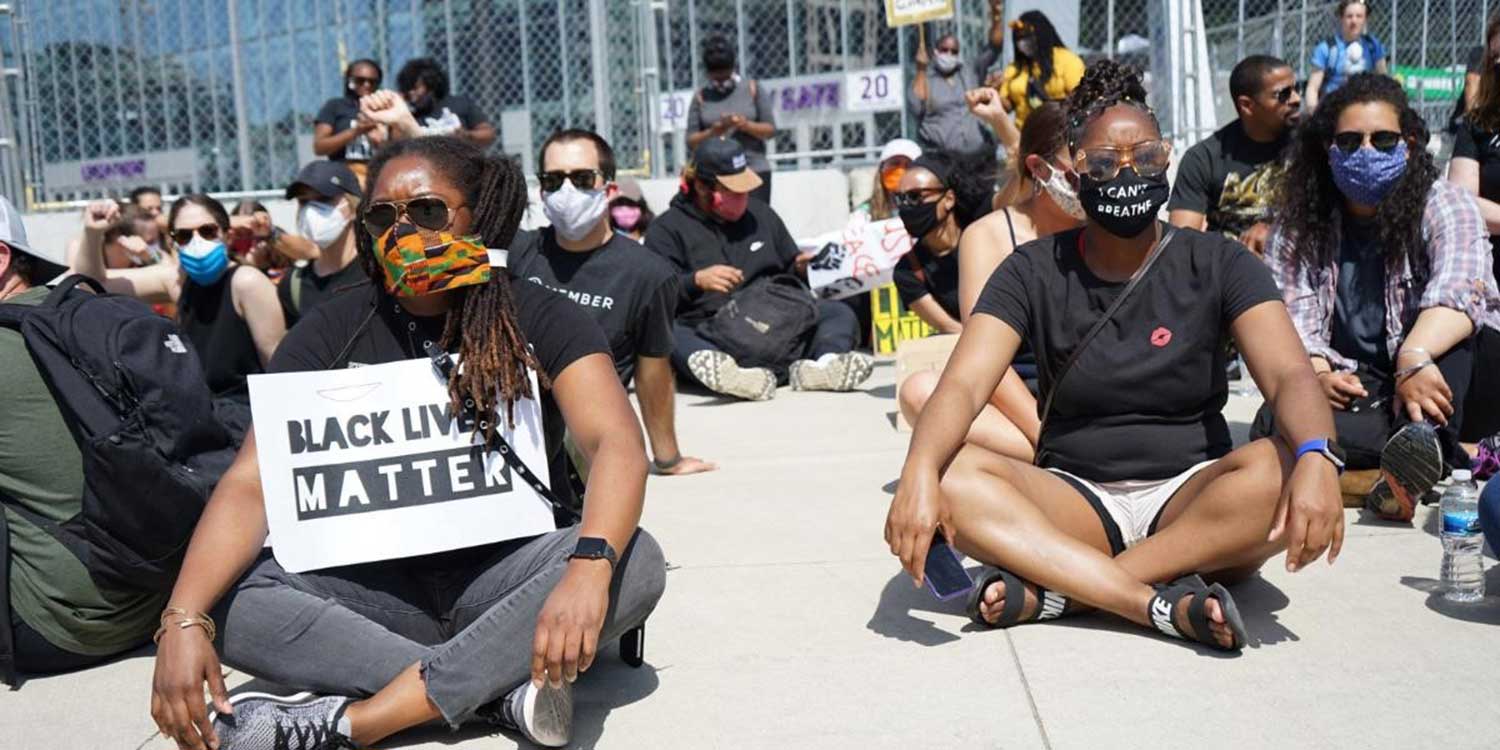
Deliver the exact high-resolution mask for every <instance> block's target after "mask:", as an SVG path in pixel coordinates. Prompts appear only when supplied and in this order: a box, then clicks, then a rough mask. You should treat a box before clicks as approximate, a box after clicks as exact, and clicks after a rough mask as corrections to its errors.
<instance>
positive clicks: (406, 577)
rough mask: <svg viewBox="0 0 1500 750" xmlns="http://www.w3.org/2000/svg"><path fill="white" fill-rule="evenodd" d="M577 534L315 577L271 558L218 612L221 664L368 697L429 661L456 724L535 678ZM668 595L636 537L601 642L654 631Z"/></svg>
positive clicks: (659, 569)
mask: <svg viewBox="0 0 1500 750" xmlns="http://www.w3.org/2000/svg"><path fill="white" fill-rule="evenodd" d="M577 539H578V527H576V526H574V527H572V528H567V529H560V530H558V531H555V532H552V533H549V534H544V535H542V536H539V537H535V538H532V539H519V540H513V541H510V542H501V543H499V544H493V545H487V546H484V547H476V548H473V549H465V550H456V551H453V552H446V553H442V554H439V555H429V556H426V557H420V558H411V559H405V560H387V561H383V562H377V563H366V564H363V565H352V566H348V567H343V568H329V569H326V570H319V571H314V572H309V573H288V572H286V571H285V570H283V569H282V567H281V566H280V565H278V564H277V563H276V560H275V558H273V557H271V556H270V555H269V554H267V555H265V556H264V557H262V558H261V560H260V561H259V562H257V563H256V565H255V566H254V567H252V568H251V569H250V572H249V573H248V574H246V575H245V577H244V579H242V580H241V581H240V583H239V585H238V586H236V587H235V588H234V590H233V591H232V592H231V593H230V594H229V596H227V597H225V599H224V601H223V602H221V604H220V606H219V607H218V609H217V611H216V615H217V617H218V620H219V622H220V623H222V627H221V629H220V636H219V637H220V639H221V643H220V646H221V649H222V653H223V655H224V663H226V664H228V665H230V666H232V667H234V668H236V669H239V670H242V671H245V672H248V673H250V674H252V675H255V676H257V677H260V678H263V679H267V680H270V681H272V682H276V683H279V684H282V685H286V686H288V687H292V688H296V689H299V690H310V691H312V692H315V693H324V694H331V695H348V696H352V697H366V696H370V695H374V694H375V693H376V692H378V691H379V690H380V689H381V688H383V687H385V686H386V685H387V684H388V683H390V681H391V680H393V679H395V677H396V676H397V675H398V674H400V673H401V671H402V670H404V669H406V668H408V667H410V666H411V665H413V664H416V663H418V662H420V663H421V664H422V673H423V677H424V679H425V681H426V683H427V696H428V697H429V698H430V699H431V700H432V702H433V704H435V705H436V706H437V707H438V710H439V711H441V712H442V714H443V719H444V720H445V721H447V723H448V724H449V725H450V726H453V727H457V726H459V725H460V724H462V723H464V722H465V721H467V720H470V719H472V718H474V717H475V714H476V712H477V711H478V710H479V709H480V708H481V707H484V706H485V705H486V704H489V703H491V702H492V701H494V700H495V699H496V698H499V697H500V696H502V695H504V694H505V693H507V692H508V691H510V690H511V689H512V688H514V687H516V686H517V685H520V684H521V683H522V682H524V681H525V680H527V679H528V678H529V677H530V674H531V642H532V634H533V632H534V631H535V627H536V618H537V615H538V614H539V613H540V612H541V610H542V604H543V603H544V602H545V601H546V600H547V596H548V595H549V594H551V593H552V589H553V587H555V586H556V585H557V583H558V581H559V580H561V578H562V575H563V572H564V570H566V568H567V557H568V554H569V553H571V552H572V551H573V548H574V546H576V544H577ZM665 586H666V562H665V560H664V559H663V558H662V552H661V547H659V546H658V545H657V543H656V540H655V539H653V538H652V537H651V535H650V534H647V533H646V532H645V531H644V530H638V531H637V532H636V534H635V537H634V538H633V539H632V540H631V542H630V544H629V545H628V546H627V547H626V548H625V550H624V552H623V553H621V555H620V564H619V565H618V566H617V567H616V569H615V574H614V580H613V581H612V582H611V583H610V590H609V613H608V614H607V615H606V616H605V619H604V628H603V631H602V632H601V633H600V636H599V643H600V644H601V646H602V645H604V644H607V643H610V642H611V640H612V639H615V638H618V637H620V636H621V635H623V634H624V633H626V632H628V631H629V630H630V629H632V628H634V627H635V626H637V625H640V624H641V623H643V622H645V620H646V617H647V616H648V615H650V614H651V610H652V609H654V608H655V607H656V602H657V600H659V599H661V595H662V591H663V589H664V588H665Z"/></svg>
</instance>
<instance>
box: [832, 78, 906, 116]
mask: <svg viewBox="0 0 1500 750" xmlns="http://www.w3.org/2000/svg"><path fill="white" fill-rule="evenodd" d="M904 85H905V84H904V77H903V76H902V75H901V68H899V67H891V68H875V69H873V70H856V71H853V72H850V73H846V74H845V75H844V109H846V110H848V111H850V112H889V111H893V110H899V109H901V107H902V106H903V105H904V103H905V101H906V98H905V89H904Z"/></svg>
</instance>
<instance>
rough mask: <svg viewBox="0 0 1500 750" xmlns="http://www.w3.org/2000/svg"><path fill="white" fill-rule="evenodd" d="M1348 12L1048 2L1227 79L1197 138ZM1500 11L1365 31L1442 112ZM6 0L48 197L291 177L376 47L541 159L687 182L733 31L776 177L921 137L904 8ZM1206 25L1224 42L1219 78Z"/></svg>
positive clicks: (1088, 27) (1427, 3)
mask: <svg viewBox="0 0 1500 750" xmlns="http://www.w3.org/2000/svg"><path fill="white" fill-rule="evenodd" d="M1021 4H1022V0H1014V1H1013V2H1011V3H1008V5H1010V6H1019V5H1021ZM1335 4H1336V3H1334V2H1330V1H1329V0H1201V4H1200V2H1199V0H1058V2H1043V3H1035V2H1033V3H1030V5H1031V6H1032V7H1041V8H1042V9H1043V10H1045V11H1047V12H1048V13H1049V14H1056V15H1057V16H1067V17H1071V18H1077V19H1079V21H1078V23H1077V25H1076V32H1077V33H1076V40H1077V46H1078V47H1079V48H1080V50H1081V51H1082V52H1083V53H1084V56H1085V58H1086V59H1093V58H1097V57H1098V56H1102V55H1111V56H1115V57H1119V58H1124V59H1127V60H1129V61H1131V62H1134V63H1136V64H1138V65H1140V66H1141V67H1142V68H1143V69H1144V70H1147V71H1150V72H1151V74H1152V80H1151V81H1150V86H1151V88H1152V89H1153V94H1154V96H1156V97H1157V98H1158V99H1159V100H1160V103H1161V104H1162V106H1163V109H1164V110H1166V111H1171V110H1173V109H1174V107H1175V108H1176V109H1178V110H1182V109H1187V108H1189V107H1187V106H1186V105H1185V104H1184V103H1185V102H1189V101H1190V99H1180V98H1179V96H1178V94H1179V93H1180V91H1179V90H1180V89H1183V88H1184V86H1185V85H1187V84H1190V83H1192V82H1193V81H1197V80H1199V79H1204V80H1207V82H1208V88H1206V89H1201V91H1204V92H1208V96H1209V97H1210V98H1211V100H1212V102H1211V103H1212V107H1211V110H1212V112H1213V113H1214V114H1216V117H1213V116H1210V117H1206V118H1203V117H1200V118H1198V119H1183V118H1181V117H1174V118H1171V119H1170V120H1169V122H1170V123H1172V130H1173V135H1174V136H1175V137H1176V138H1177V139H1178V140H1179V141H1186V142H1191V141H1193V140H1196V138H1198V137H1201V136H1202V135H1204V134H1205V133H1206V132H1207V131H1208V130H1211V129H1212V126H1214V125H1215V124H1216V123H1222V122H1225V121H1227V120H1228V119H1229V118H1231V117H1232V116H1233V111H1232V106H1231V105H1230V103H1229V101H1228V96H1227V81H1228V75H1229V70H1230V69H1231V68H1232V67H1233V65H1234V63H1235V61H1237V60H1239V59H1240V58H1242V57H1244V56H1245V55H1247V54H1252V53H1258V52H1263V53H1269V54H1276V55H1279V56H1281V57H1283V58H1285V59H1287V60H1288V61H1289V62H1292V63H1293V65H1294V66H1295V67H1296V69H1297V70H1298V71H1299V72H1300V73H1301V74H1302V77H1303V79H1304V80H1305V79H1306V77H1307V74H1308V73H1309V72H1310V68H1309V60H1310V58H1311V55H1312V52H1313V49H1314V48H1315V47H1316V46H1317V44H1318V43H1319V42H1320V41H1322V40H1324V39H1328V38H1330V37H1331V35H1332V34H1334V33H1335V28H1336V27H1335V19H1334V14H1333V6H1334V5H1335ZM1491 4H1492V2H1491V0H1370V2H1369V4H1368V7H1369V24H1368V32H1369V33H1371V34H1373V35H1375V36H1377V37H1378V38H1379V39H1380V40H1381V42H1382V43H1383V45H1384V47H1385V48H1386V49H1387V50H1388V51H1389V57H1388V63H1389V65H1390V70H1391V72H1392V73H1393V74H1396V75H1399V76H1401V77H1402V78H1403V80H1405V81H1406V82H1407V85H1408V88H1409V90H1410V91H1411V92H1412V95H1413V99H1414V101H1416V102H1417V103H1418V106H1419V107H1420V108H1421V109H1422V111H1423V113H1424V114H1425V115H1426V116H1427V117H1428V119H1429V121H1430V122H1432V123H1433V124H1434V125H1435V126H1437V125H1441V124H1444V123H1445V122H1446V119H1447V117H1448V115H1449V114H1450V113H1451V110H1452V107H1453V104H1454V101H1455V99H1456V97H1457V96H1458V89H1459V88H1460V87H1461V83H1462V77H1463V70H1464V66H1465V65H1466V64H1467V62H1468V57H1469V56H1470V54H1471V53H1472V51H1473V50H1474V49H1476V48H1478V47H1479V46H1480V45H1481V44H1482V43H1483V40H1482V38H1481V37H1482V35H1483V28H1484V19H1485V18H1486V17H1487V16H1488V15H1489V13H1490V12H1491V11H1492V10H1494V9H1492V8H1491V7H1490V6H1491ZM1494 4H1497V5H1500V0H1494ZM1065 6H1066V7H1065ZM955 7H956V10H957V15H956V18H955V19H954V20H952V21H945V22H939V23H935V24H931V25H930V26H929V30H928V34H929V42H930V41H932V40H934V39H936V38H937V36H939V35H941V34H944V33H948V32H955V33H957V34H958V36H959V39H960V43H961V47H962V48H964V50H965V53H966V56H968V55H969V54H972V52H973V51H977V50H978V49H979V48H980V47H982V46H983V45H984V44H985V36H986V34H987V32H988V29H989V19H988V14H989V1H988V0H955ZM7 9H8V10H9V14H8V15H3V16H0V52H3V56H4V57H3V60H4V66H5V75H4V76H0V101H6V102H7V103H8V104H9V105H10V106H6V107H0V189H3V190H5V191H6V194H7V195H10V196H12V197H15V196H21V198H22V201H24V203H26V204H27V205H30V206H33V207H34V206H38V205H41V204H45V203H47V202H51V201H59V200H75V199H80V198H86V197H91V196H97V195H106V194H115V195H117V194H119V193H121V192H123V191H124V190H126V189H128V188H129V187H133V186H135V185H139V184H154V185H157V186H159V187H162V188H164V189H165V190H166V191H167V192H169V193H175V192H183V191H188V190H203V191H216V192H232V191H266V190H274V189H276V188H278V187H280V186H282V185H284V184H285V183H286V182H288V181H289V180H290V179H291V177H292V175H294V174H295V172H296V169H297V167H298V165H299V164H301V163H302V162H305V161H307V160H310V159H312V158H313V152H312V131H313V122H312V121H313V117H314V115H315V114H316V113H317V111H318V109H319V108H320V106H321V105H322V104H323V102H324V101H325V100H327V99H328V98H329V97H334V96H338V95H340V93H341V90H342V86H343V80H342V71H343V68H344V66H345V65H347V64H348V62H350V61H351V60H353V59H356V58H360V57H370V58H373V59H375V60H377V61H379V62H380V63H381V65H382V66H383V68H384V69H385V81H384V85H385V86H387V87H394V85H395V77H396V75H395V74H396V71H397V70H398V69H399V67H400V66H401V65H402V64H404V63H405V62H406V61H407V60H410V59H412V58H414V57H419V56H430V57H433V58H436V59H437V60H438V61H439V62H440V63H442V64H443V65H444V67H445V68H446V69H447V71H448V74H449V77H450V79H451V81H452V90H453V91H454V92H457V93H460V94H463V95H465V96H468V97H469V98H471V99H472V100H473V101H474V102H475V103H476V104H477V105H478V107H479V109H480V110H481V111H483V112H485V113H486V114H487V115H488V116H489V118H490V120H491V121H492V122H493V123H494V125H495V126H496V128H497V130H498V131H499V132H500V142H499V143H498V144H497V145H496V146H495V148H496V149H497V150H499V151H502V152H505V153H509V154H515V155H518V156H520V157H522V158H523V159H524V160H525V161H526V166H527V167H528V171H529V170H530V169H531V168H534V164H533V163H532V162H533V160H534V158H535V151H536V148H537V146H538V145H539V144H540V142H541V141H542V140H544V139H545V138H546V136H547V135H548V134H550V133H551V132H552V131H553V130H555V129H557V128H560V127H568V126H577V127H587V128H593V129H595V130H598V131H599V132H601V133H603V134H605V135H606V137H608V138H609V139H610V141H611V142H612V143H613V144H614V146H615V148H616V151H617V155H618V157H619V162H620V165H621V167H622V168H623V169H626V170H631V171H636V172H640V173H649V174H657V175H661V174H670V173H671V172H672V171H674V170H675V169H676V168H677V167H678V166H679V165H680V163H681V161H682V159H683V158H684V156H685V153H684V148H683V135H684V134H683V133H682V120H683V118H684V115H685V114H686V109H687V106H688V104H689V101H690V97H691V96H692V92H693V91H695V90H696V89H697V88H698V87H699V86H701V85H702V84H703V78H704V73H703V70H702V66H701V64H700V54H699V52H700V50H701V49H702V44H703V41H704V40H705V39H706V38H707V37H708V36H710V35H722V36H724V37H725V38H727V39H729V40H731V42H732V43H733V44H734V45H735V46H736V47H737V49H738V51H739V62H740V68H741V71H742V73H743V74H744V76H745V77H746V78H753V79H756V80H757V81H758V83H759V85H761V86H765V87H767V88H769V89H770V93H771V94H772V100H773V106H774V109H775V112H776V118H777V126H778V129H777V133H776V135H775V137H774V138H773V139H772V140H771V143H770V149H771V151H772V160H773V162H774V163H775V165H776V168H777V169H801V168H811V167H818V166H826V165H834V166H850V165H853V164H860V163H869V162H870V161H872V160H873V158H874V155H875V154H876V153H877V152H878V149H879V147H880V145H881V144H883V143H884V142H886V141H887V140H889V139H891V138H893V137H896V136H899V135H902V134H907V135H910V134H911V133H912V132H913V131H914V129H915V123H914V122H912V121H911V118H910V116H909V115H908V113H907V111H906V108H905V106H904V105H905V93H906V87H907V85H908V84H909V77H910V74H911V71H912V68H911V65H910V64H909V60H910V58H911V55H912V51H913V49H914V48H915V45H916V41H917V33H916V30H915V29H914V28H912V27H907V28H904V29H891V28H888V27H887V26H886V24H885V17H884V0H316V1H313V2H309V1H308V0H20V1H19V2H17V3H15V4H13V5H11V6H8V8H7V6H0V14H4V13H5V11H6V10H7ZM1017 12H1018V10H1016V9H1010V10H1008V11H1007V14H1008V15H1009V16H1014V15H1016V13H1017ZM1173 19H1177V25H1174V23H1173ZM1169 35H1172V36H1169ZM1065 36H1067V35H1065ZM1189 39H1190V40H1191V41H1192V42H1194V43H1196V41H1197V40H1199V39H1201V40H1202V41H1203V42H1204V46H1206V49H1207V62H1206V65H1207V69H1206V70H1201V71H1200V70H1199V69H1198V64H1197V62H1196V61H1197V60H1198V59H1199V58H1198V57H1196V56H1194V55H1193V54H1191V50H1192V49H1193V48H1194V47H1193V46H1192V45H1188V44H1186V43H1185V42H1183V40H1189ZM1179 42H1183V43H1182V44H1181V45H1179ZM1008 46H1009V45H1007V47H1008ZM1008 53H1009V50H1008V49H1007V56H1008ZM1174 55H1175V56H1174ZM1168 74H1170V75H1168ZM1184 82H1186V83H1184ZM1168 97H1170V99H1169V98H1168ZM22 201H18V202H22Z"/></svg>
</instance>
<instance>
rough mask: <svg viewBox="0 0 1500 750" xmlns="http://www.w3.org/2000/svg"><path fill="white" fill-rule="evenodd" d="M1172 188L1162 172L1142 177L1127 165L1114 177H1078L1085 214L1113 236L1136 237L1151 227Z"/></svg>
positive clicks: (1079, 192)
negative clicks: (1109, 178)
mask: <svg viewBox="0 0 1500 750" xmlns="http://www.w3.org/2000/svg"><path fill="white" fill-rule="evenodd" d="M1170 194H1171V189H1170V187H1169V186H1168V185H1167V178H1166V175H1165V174H1162V175H1158V176H1156V177H1142V176H1140V175H1138V174H1136V172H1135V167H1126V168H1124V169H1122V170H1120V173H1119V174H1118V175H1115V178H1114V179H1113V180H1108V181H1105V182H1098V181H1096V180H1093V179H1090V178H1089V177H1088V175H1084V174H1080V175H1079V176H1078V201H1079V202H1080V203H1082V204H1083V211H1084V213H1086V214H1088V216H1089V218H1090V219H1093V220H1094V221H1096V222H1098V224H1099V226H1101V227H1103V228H1104V231H1106V232H1109V233H1110V234H1112V235H1114V236H1116V237H1135V236H1136V235H1139V234H1140V233H1141V232H1144V231H1146V230H1147V229H1150V228H1151V226H1152V224H1153V223H1154V222H1155V221H1156V214H1157V212H1158V211H1160V210H1161V207H1162V206H1163V205H1164V204H1165V203H1166V202H1167V197H1168V196H1169V195H1170Z"/></svg>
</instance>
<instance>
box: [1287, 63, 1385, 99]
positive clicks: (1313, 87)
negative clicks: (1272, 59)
mask: <svg viewBox="0 0 1500 750" xmlns="http://www.w3.org/2000/svg"><path fill="white" fill-rule="evenodd" d="M1382 62H1384V61H1382ZM1324 75H1325V74H1324V72H1323V71H1321V70H1314V71H1313V72H1312V73H1311V74H1310V75H1308V76H1307V88H1306V89H1304V93H1303V94H1302V109H1303V110H1304V111H1306V112H1311V111H1313V110H1315V109H1317V108H1318V90H1319V89H1321V88H1323V76H1324Z"/></svg>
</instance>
